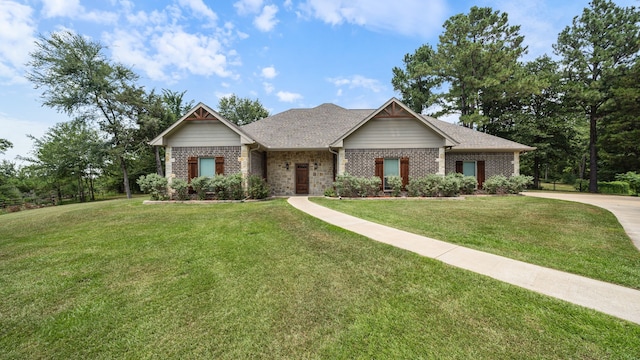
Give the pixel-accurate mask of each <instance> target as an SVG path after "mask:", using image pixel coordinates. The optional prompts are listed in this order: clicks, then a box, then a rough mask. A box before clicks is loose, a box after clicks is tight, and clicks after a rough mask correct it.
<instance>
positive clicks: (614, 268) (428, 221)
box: [312, 196, 640, 357]
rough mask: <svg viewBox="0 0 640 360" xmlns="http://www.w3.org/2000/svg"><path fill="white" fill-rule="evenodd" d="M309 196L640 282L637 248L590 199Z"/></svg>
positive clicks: (526, 256)
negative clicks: (583, 201) (342, 197)
mask: <svg viewBox="0 0 640 360" xmlns="http://www.w3.org/2000/svg"><path fill="white" fill-rule="evenodd" d="M312 201H314V202H317V203H318V204H321V205H324V206H327V207H330V208H332V209H335V210H338V211H342V212H345V213H349V214H352V215H355V216H358V217H361V218H363V219H367V220H370V221H374V222H377V223H380V224H385V225H389V226H392V227H395V228H399V229H403V230H406V231H409V232H413V233H416V234H420V235H425V236H428V237H432V238H435V239H439V240H443V241H447V242H451V243H455V244H460V245H463V246H466V247H470V248H474V249H478V250H482V251H486V252H490V253H493V254H497V255H502V256H505V257H508V258H512V259H517V260H522V261H525V262H529V263H532V264H537V265H542V266H546V267H550V268H554V269H558V270H562V271H567V272H571V273H574V274H578V275H583V276H587V277H590V278H593V279H598V280H603V281H606V282H611V283H616V284H620V285H623V286H627V287H631V288H635V289H640V251H638V249H637V248H635V247H634V245H633V243H632V242H631V239H629V237H628V236H627V235H626V233H625V232H624V229H623V228H622V226H621V225H620V223H619V222H618V220H617V219H616V218H615V216H613V214H611V213H610V212H609V211H607V210H604V209H601V208H598V207H595V206H591V205H586V204H580V203H576V202H569V201H559V200H550V199H540V198H530V197H525V196H498V197H495V196H493V197H468V198H466V199H464V200H460V199H457V200H456V199H448V200H447V199H443V200H438V199H426V200H414V199H404V200H403V199H399V200H366V201H365V200H344V199H343V200H340V201H338V200H333V199H324V198H312ZM638 356H639V357H640V354H639V355H638Z"/></svg>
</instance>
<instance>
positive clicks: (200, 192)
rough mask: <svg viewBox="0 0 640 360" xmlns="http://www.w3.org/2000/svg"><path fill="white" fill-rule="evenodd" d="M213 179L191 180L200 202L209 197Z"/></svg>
mask: <svg viewBox="0 0 640 360" xmlns="http://www.w3.org/2000/svg"><path fill="white" fill-rule="evenodd" d="M210 182H211V178H210V177H208V176H198V177H195V178H193V179H191V187H192V188H193V191H195V192H196V195H197V196H198V200H204V199H206V197H207V191H209V187H210Z"/></svg>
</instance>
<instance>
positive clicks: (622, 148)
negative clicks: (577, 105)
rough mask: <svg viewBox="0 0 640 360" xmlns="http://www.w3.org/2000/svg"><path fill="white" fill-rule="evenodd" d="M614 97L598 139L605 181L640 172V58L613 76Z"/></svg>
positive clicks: (608, 103)
mask: <svg viewBox="0 0 640 360" xmlns="http://www.w3.org/2000/svg"><path fill="white" fill-rule="evenodd" d="M609 84H610V85H611V88H610V94H611V99H610V100H609V101H608V102H606V103H605V104H604V105H603V107H602V110H603V118H602V127H601V129H602V132H601V136H600V137H599V139H598V146H599V148H600V152H599V154H600V155H601V159H602V161H601V163H600V172H601V175H602V176H603V177H604V179H605V180H613V179H614V177H615V175H616V174H621V173H628V172H633V171H640V101H638V99H640V59H637V60H636V63H635V64H634V66H633V67H631V68H630V69H623V70H622V71H621V72H620V73H619V74H617V75H616V76H614V77H612V78H611V79H610V83H609Z"/></svg>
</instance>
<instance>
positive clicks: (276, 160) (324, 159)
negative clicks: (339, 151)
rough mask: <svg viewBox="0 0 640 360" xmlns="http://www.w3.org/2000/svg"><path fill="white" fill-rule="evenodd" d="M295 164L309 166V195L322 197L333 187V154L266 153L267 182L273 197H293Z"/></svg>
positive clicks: (322, 152)
mask: <svg viewBox="0 0 640 360" xmlns="http://www.w3.org/2000/svg"><path fill="white" fill-rule="evenodd" d="M287 162H288V163H289V170H287V169H286V168H285V163H287ZM314 163H318V168H317V169H314ZM296 164H309V195H314V196H322V195H324V191H325V190H326V189H327V188H329V187H331V186H332V185H333V154H332V153H330V152H329V151H272V152H269V153H267V182H268V183H269V186H270V187H271V193H272V194H273V195H278V196H281V195H295V193H296V182H295V175H296Z"/></svg>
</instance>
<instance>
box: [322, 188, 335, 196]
mask: <svg viewBox="0 0 640 360" xmlns="http://www.w3.org/2000/svg"><path fill="white" fill-rule="evenodd" d="M324 196H326V197H336V196H338V195H337V194H336V190H335V189H334V188H333V186H332V187H330V188H326V189H325V190H324Z"/></svg>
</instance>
